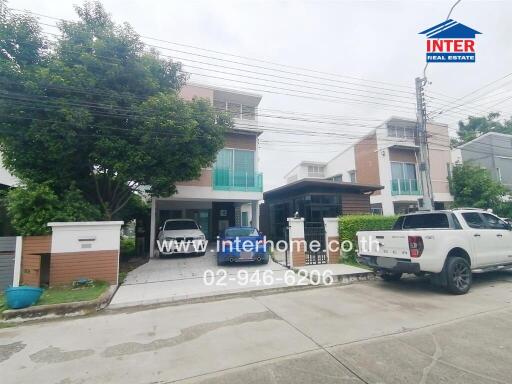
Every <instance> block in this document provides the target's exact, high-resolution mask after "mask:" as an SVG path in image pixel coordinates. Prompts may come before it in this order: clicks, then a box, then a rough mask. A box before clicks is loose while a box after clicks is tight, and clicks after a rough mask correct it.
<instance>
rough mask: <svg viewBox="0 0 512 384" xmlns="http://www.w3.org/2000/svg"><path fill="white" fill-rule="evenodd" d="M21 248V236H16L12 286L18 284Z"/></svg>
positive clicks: (17, 285)
mask: <svg viewBox="0 0 512 384" xmlns="http://www.w3.org/2000/svg"><path fill="white" fill-rule="evenodd" d="M22 250H23V237H21V236H16V250H15V253H14V275H13V277H12V286H13V287H19V286H20V277H21V252H22Z"/></svg>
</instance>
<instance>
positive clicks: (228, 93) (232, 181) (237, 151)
mask: <svg viewBox="0 0 512 384" xmlns="http://www.w3.org/2000/svg"><path fill="white" fill-rule="evenodd" d="M181 96H182V97H183V98H185V99H188V100H191V99H192V98H194V97H201V98H205V99H208V100H210V101H211V103H212V105H213V106H214V107H215V108H216V109H218V110H225V111H228V112H230V113H231V115H232V116H233V119H234V122H235V127H234V129H232V130H231V131H229V132H228V133H226V137H225V146H224V148H223V149H222V150H220V152H219V153H218V155H217V161H216V162H215V164H214V165H213V166H212V167H211V168H205V169H203V171H202V173H201V176H200V177H199V178H198V179H197V180H192V181H188V182H180V183H176V188H177V192H176V194H174V195H173V196H171V197H167V198H165V197H162V198H153V199H152V208H151V227H150V230H151V239H152V241H151V242H150V247H151V249H150V252H151V253H150V254H151V255H152V254H153V249H154V248H153V247H154V245H155V244H154V239H155V238H156V235H157V233H158V229H159V226H161V224H162V223H163V221H164V220H165V219H173V218H190V219H194V220H196V221H197V223H198V224H199V225H201V227H202V229H203V232H204V233H205V234H206V236H207V238H209V239H211V240H213V239H215V238H216V237H217V235H218V234H219V232H220V231H222V230H223V229H224V228H225V227H228V226H233V225H252V226H254V227H256V228H258V226H259V223H258V220H259V201H260V200H262V199H263V176H262V174H261V173H260V172H258V136H259V135H260V134H261V131H259V130H258V129H257V126H258V125H257V114H256V109H257V107H258V104H259V102H260V100H261V96H259V95H256V94H251V93H246V92H240V91H235V90H228V89H221V88H214V87H210V86H203V85H196V84H189V85H186V86H184V87H183V89H182V90H181Z"/></svg>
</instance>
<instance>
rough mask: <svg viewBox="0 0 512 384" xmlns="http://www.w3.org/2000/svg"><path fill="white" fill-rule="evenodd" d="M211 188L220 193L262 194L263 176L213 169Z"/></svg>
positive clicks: (260, 174)
mask: <svg viewBox="0 0 512 384" xmlns="http://www.w3.org/2000/svg"><path fill="white" fill-rule="evenodd" d="M212 187H213V189H216V190H220V191H240V192H263V174H262V173H254V172H253V173H249V172H233V171H232V170H230V169H219V168H214V170H213V178H212Z"/></svg>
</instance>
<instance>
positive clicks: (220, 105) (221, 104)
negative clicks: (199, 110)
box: [213, 100, 226, 112]
mask: <svg viewBox="0 0 512 384" xmlns="http://www.w3.org/2000/svg"><path fill="white" fill-rule="evenodd" d="M213 108H215V110H216V111H219V112H222V111H226V102H225V101H220V100H213Z"/></svg>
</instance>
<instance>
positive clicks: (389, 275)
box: [380, 272, 402, 281]
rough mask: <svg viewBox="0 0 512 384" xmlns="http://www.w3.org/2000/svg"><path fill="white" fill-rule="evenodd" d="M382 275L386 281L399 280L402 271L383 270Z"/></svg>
mask: <svg viewBox="0 0 512 384" xmlns="http://www.w3.org/2000/svg"><path fill="white" fill-rule="evenodd" d="M380 277H382V280H385V281H398V280H400V279H401V278H402V272H383V273H382V274H381V275H380Z"/></svg>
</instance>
